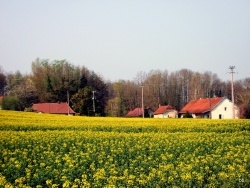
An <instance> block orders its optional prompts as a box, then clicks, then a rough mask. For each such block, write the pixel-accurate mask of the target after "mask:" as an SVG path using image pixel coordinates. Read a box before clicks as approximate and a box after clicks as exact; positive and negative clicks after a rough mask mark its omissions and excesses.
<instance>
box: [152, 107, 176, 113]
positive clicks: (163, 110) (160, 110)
mask: <svg viewBox="0 0 250 188" xmlns="http://www.w3.org/2000/svg"><path fill="white" fill-rule="evenodd" d="M170 110H175V109H174V108H173V107H172V106H170V105H167V106H160V107H159V108H158V109H157V110H156V111H155V112H154V115H157V114H164V113H165V112H167V111H170Z"/></svg>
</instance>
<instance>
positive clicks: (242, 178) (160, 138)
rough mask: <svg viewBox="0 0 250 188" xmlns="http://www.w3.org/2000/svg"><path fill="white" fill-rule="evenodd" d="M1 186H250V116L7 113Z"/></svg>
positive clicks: (0, 127)
mask: <svg viewBox="0 0 250 188" xmlns="http://www.w3.org/2000/svg"><path fill="white" fill-rule="evenodd" d="M0 187H124V188H125V187H176V188H177V187H202V188H203V187H250V121H249V120H240V119H239V120H208V119H153V118H148V119H146V118H144V119H143V118H110V117H106V118H105V117H80V116H65V115H49V114H37V113H29V112H14V111H3V110H1V111H0Z"/></svg>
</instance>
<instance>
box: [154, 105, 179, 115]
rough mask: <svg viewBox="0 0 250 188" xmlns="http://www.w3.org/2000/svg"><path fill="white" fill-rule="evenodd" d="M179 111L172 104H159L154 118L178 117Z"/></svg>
mask: <svg viewBox="0 0 250 188" xmlns="http://www.w3.org/2000/svg"><path fill="white" fill-rule="evenodd" d="M177 117H178V112H177V111H176V110H175V109H174V108H173V107H172V106H170V105H166V106H159V108H158V109H157V110H156V111H155V112H154V118H177Z"/></svg>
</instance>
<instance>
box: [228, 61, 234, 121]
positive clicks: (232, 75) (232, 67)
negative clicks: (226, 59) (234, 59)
mask: <svg viewBox="0 0 250 188" xmlns="http://www.w3.org/2000/svg"><path fill="white" fill-rule="evenodd" d="M229 69H230V70H231V72H230V73H231V95H232V96H231V97H232V111H233V119H235V109H234V74H235V72H234V69H235V66H230V67H229Z"/></svg>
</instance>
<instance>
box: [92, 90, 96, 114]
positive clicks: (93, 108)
mask: <svg viewBox="0 0 250 188" xmlns="http://www.w3.org/2000/svg"><path fill="white" fill-rule="evenodd" d="M92 92H93V97H92V99H93V112H94V114H95V92H96V91H92Z"/></svg>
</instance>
